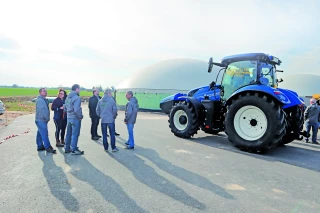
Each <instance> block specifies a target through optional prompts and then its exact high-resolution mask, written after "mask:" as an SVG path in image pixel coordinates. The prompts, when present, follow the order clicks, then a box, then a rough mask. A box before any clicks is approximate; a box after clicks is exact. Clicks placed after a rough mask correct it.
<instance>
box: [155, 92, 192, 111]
mask: <svg viewBox="0 0 320 213" xmlns="http://www.w3.org/2000/svg"><path fill="white" fill-rule="evenodd" d="M186 95H187V94H183V93H177V94H174V95H170V96H168V97H165V98H164V99H162V100H161V101H160V108H161V110H162V111H163V112H164V113H166V114H169V113H170V110H171V109H172V107H173V105H174V104H175V103H176V102H179V101H183V100H184V99H183V98H180V97H183V96H186Z"/></svg>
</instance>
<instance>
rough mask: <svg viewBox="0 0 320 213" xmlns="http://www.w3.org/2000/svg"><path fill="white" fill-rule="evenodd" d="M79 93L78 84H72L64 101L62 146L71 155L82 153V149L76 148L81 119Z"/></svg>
mask: <svg viewBox="0 0 320 213" xmlns="http://www.w3.org/2000/svg"><path fill="white" fill-rule="evenodd" d="M79 93H80V86H79V84H74V85H73V86H72V91H71V92H70V93H69V95H68V97H67V99H66V103H65V111H66V112H67V135H66V141H65V142H66V143H65V147H64V148H65V153H70V152H71V154H72V155H82V154H83V153H84V151H81V150H80V149H79V148H78V139H79V135H80V129H81V120H82V119H83V114H82V108H81V98H80V96H79ZM70 145H71V147H70Z"/></svg>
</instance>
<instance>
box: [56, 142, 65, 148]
mask: <svg viewBox="0 0 320 213" xmlns="http://www.w3.org/2000/svg"><path fill="white" fill-rule="evenodd" d="M56 147H64V145H62V144H61V143H60V142H59V143H56Z"/></svg>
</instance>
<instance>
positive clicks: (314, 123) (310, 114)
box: [304, 98, 320, 144]
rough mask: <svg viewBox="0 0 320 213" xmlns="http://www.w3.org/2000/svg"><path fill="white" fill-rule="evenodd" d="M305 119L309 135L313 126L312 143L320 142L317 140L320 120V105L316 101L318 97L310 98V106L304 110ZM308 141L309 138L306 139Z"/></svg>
mask: <svg viewBox="0 0 320 213" xmlns="http://www.w3.org/2000/svg"><path fill="white" fill-rule="evenodd" d="M304 119H305V121H306V131H307V133H308V135H309V133H310V130H311V128H312V143H313V144H319V143H318V142H317V134H318V123H319V120H320V107H319V106H318V104H317V103H316V99H314V98H311V99H310V106H308V107H307V109H306V111H305V112H304ZM306 142H307V143H308V139H307V140H306Z"/></svg>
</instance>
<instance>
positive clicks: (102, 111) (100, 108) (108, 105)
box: [96, 88, 119, 152]
mask: <svg viewBox="0 0 320 213" xmlns="http://www.w3.org/2000/svg"><path fill="white" fill-rule="evenodd" d="M96 113H97V115H98V116H99V117H100V118H101V130H102V139H103V146H104V150H105V151H106V152H107V151H108V148H109V144H108V139H107V128H109V133H110V139H111V149H112V152H117V151H119V149H118V148H117V147H116V138H115V124H114V121H115V119H116V117H117V115H118V109H117V105H116V102H115V101H114V99H113V98H112V90H111V89H109V88H107V89H106V90H105V91H104V96H103V98H102V99H101V100H100V101H99V102H98V105H97V109H96Z"/></svg>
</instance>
